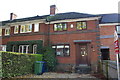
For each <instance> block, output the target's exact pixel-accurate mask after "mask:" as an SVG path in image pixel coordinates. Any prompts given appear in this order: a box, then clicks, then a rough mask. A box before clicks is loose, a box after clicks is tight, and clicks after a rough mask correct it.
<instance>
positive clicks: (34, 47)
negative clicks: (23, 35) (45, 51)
mask: <svg viewBox="0 0 120 80" xmlns="http://www.w3.org/2000/svg"><path fill="white" fill-rule="evenodd" d="M36 53H37V45H33V54H36Z"/></svg>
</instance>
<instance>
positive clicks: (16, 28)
mask: <svg viewBox="0 0 120 80" xmlns="http://www.w3.org/2000/svg"><path fill="white" fill-rule="evenodd" d="M18 30H19V27H18V26H15V27H14V33H15V34H16V33H18Z"/></svg>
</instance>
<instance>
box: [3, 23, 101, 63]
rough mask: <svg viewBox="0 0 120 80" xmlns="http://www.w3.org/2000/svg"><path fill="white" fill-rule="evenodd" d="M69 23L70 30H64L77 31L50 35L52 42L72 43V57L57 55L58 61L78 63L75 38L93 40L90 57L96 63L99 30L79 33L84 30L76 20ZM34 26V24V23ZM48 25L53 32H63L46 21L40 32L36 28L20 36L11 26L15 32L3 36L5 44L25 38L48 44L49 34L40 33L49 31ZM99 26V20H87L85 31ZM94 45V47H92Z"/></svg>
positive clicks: (41, 25) (91, 61)
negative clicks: (79, 27)
mask: <svg viewBox="0 0 120 80" xmlns="http://www.w3.org/2000/svg"><path fill="white" fill-rule="evenodd" d="M71 24H73V25H74V27H73V28H70V25H71ZM67 25H68V30H67V31H63V32H72V31H76V32H77V33H70V34H68V33H65V34H52V35H50V42H51V43H52V44H60V43H69V44H70V57H57V58H58V61H59V62H60V63H67V64H69V63H70V64H76V63H77V60H76V59H77V55H76V46H75V43H74V42H73V41H74V40H92V42H91V43H90V44H89V55H90V57H89V59H90V63H92V64H93V63H95V62H96V61H97V60H98V53H99V51H98V49H99V48H98V47H97V45H99V44H98V43H96V41H99V39H98V40H97V39H96V34H99V32H87V33H86V32H84V33H78V32H82V31H83V30H81V31H78V30H76V22H70V23H67ZM33 26H34V25H33ZM48 27H49V28H50V32H51V33H61V32H54V31H53V30H54V29H53V27H54V26H53V24H50V25H47V24H44V23H40V31H39V32H35V33H38V34H35V33H34V32H33V31H34V28H33V30H32V32H31V33H22V34H21V33H20V34H21V35H20V34H19V36H17V34H16V35H14V34H13V32H14V30H13V28H14V27H11V34H13V35H12V36H10V37H9V36H8V37H4V36H3V44H7V42H8V41H25V40H44V44H46V45H47V42H48V41H47V40H48V36H47V35H40V33H47V32H48ZM96 27H97V21H87V30H84V31H88V30H98V28H96ZM3 34H4V29H3ZM92 47H93V48H92Z"/></svg>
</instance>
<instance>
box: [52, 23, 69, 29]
mask: <svg viewBox="0 0 120 80" xmlns="http://www.w3.org/2000/svg"><path fill="white" fill-rule="evenodd" d="M66 30H67V24H66V23H57V24H54V31H66Z"/></svg>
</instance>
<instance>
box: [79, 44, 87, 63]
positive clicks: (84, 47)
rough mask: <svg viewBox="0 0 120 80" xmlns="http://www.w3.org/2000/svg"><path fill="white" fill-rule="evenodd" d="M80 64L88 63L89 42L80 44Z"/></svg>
mask: <svg viewBox="0 0 120 80" xmlns="http://www.w3.org/2000/svg"><path fill="white" fill-rule="evenodd" d="M79 46H80V47H79V54H80V58H79V64H88V51H87V44H79Z"/></svg>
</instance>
